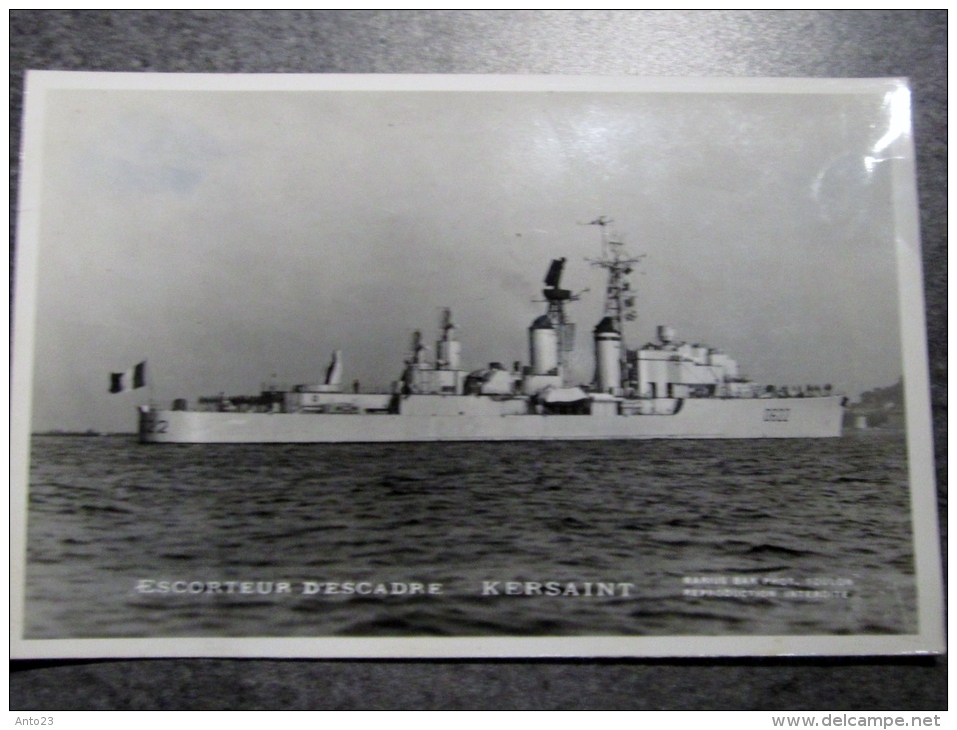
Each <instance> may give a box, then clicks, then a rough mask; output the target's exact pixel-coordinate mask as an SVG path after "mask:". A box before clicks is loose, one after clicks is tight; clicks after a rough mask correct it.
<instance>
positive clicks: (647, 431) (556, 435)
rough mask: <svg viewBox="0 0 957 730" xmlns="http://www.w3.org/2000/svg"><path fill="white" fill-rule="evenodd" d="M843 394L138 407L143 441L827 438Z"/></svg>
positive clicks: (835, 432)
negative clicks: (653, 402) (614, 405)
mask: <svg viewBox="0 0 957 730" xmlns="http://www.w3.org/2000/svg"><path fill="white" fill-rule="evenodd" d="M841 401H842V398H840V397H839V396H834V397H819V398H751V399H742V398H728V399H721V398H701V399H694V398H690V399H687V400H684V401H682V402H681V404H680V407H679V408H678V409H677V412H675V413H674V414H671V415H637V414H636V415H628V416H596V415H493V416H484V415H479V416H460V415H448V416H446V415H422V416H416V415H397V414H361V415H360V414H329V413H325V414H318V413H308V414H307V413H241V412H229V413H220V412H204V411H173V410H155V409H153V410H145V411H143V412H141V414H140V429H139V433H140V440H141V441H143V442H145V443H353V442H355V443H379V442H403V441H407V442H408V441H564V440H568V441H576V440H602V439H618V440H629V439H679V438H690V439H701V438H724V439H736V438H828V437H836V436H840V435H841V419H842V411H843V408H842V406H841Z"/></svg>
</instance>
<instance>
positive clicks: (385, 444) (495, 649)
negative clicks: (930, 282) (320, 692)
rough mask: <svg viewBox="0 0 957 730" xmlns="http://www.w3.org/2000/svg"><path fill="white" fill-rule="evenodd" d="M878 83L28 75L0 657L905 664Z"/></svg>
mask: <svg viewBox="0 0 957 730" xmlns="http://www.w3.org/2000/svg"><path fill="white" fill-rule="evenodd" d="M914 164H915V163H914V152H913V140H912V131H911V121H910V91H909V88H908V86H907V83H906V81H904V80H901V79H873V80H861V79H856V80H828V79H813V80H808V79H804V80H801V79H778V80H770V79H739V80H733V79H708V80H692V79H671V80H654V79H640V78H624V77H622V78H618V77H615V78H611V77H609V78H601V77H562V76H554V77H552V76H532V77H502V76H379V75H368V76H336V75H329V76H311V75H303V76H294V75H237V76H233V75H176V74H170V75H164V74H98V73H68V72H32V73H30V74H29V75H28V78H27V84H26V104H25V114H24V134H23V144H22V170H21V177H20V188H19V207H18V210H19V220H18V231H17V246H16V248H17V250H16V280H15V287H16V291H15V296H16V299H15V321H14V330H15V331H14V334H15V344H14V352H13V357H14V360H13V390H12V392H13V403H12V436H11V439H12V441H11V443H12V453H13V456H14V460H13V464H12V490H11V494H12V501H11V524H12V543H11V549H12V554H11V562H12V569H11V583H12V585H11V590H12V596H13V601H12V606H11V622H12V627H11V631H12V655H13V657H14V658H67V657H147V656H218V657H232V656H254V657H533V656H534V657H542V656H558V657H571V656H586V657H597V656H715V655H764V656H767V655H782V654H789V655H793V654H871V655H873V654H913V653H936V652H941V651H943V648H944V642H943V628H942V615H943V611H942V590H941V567H940V544H939V539H938V534H937V520H936V502H935V486H934V472H933V454H932V444H931V431H930V407H929V396H928V381H927V359H926V345H925V334H924V330H925V327H924V310H923V295H922V289H921V258H920V243H919V233H918V216H917V198H916V189H915V170H914Z"/></svg>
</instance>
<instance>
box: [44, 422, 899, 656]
mask: <svg viewBox="0 0 957 730" xmlns="http://www.w3.org/2000/svg"><path fill="white" fill-rule="evenodd" d="M32 449H33V451H32V459H31V462H32V465H31V487H30V514H29V525H28V568H27V573H28V576H27V605H26V612H25V615H26V626H27V628H26V634H27V637H28V638H65V637H136V636H329V635H378V636H398V635H406V636H407V635H423V636H430V635H514V634H531V635H543V634H554V635H582V634H592V635H599V634H605V635H610V634H625V635H681V634H697V635H714V634H763V635H768V634H849V633H911V632H914V631H915V630H916V608H915V587H914V573H913V554H912V547H911V531H910V515H909V497H908V489H907V475H906V461H905V449H904V440H903V437H902V436H901V435H900V434H891V433H878V432H873V431H872V432H867V433H862V434H852V435H849V436H845V437H844V438H841V439H807V440H804V439H796V440H784V441H777V440H753V441H742V440H736V441H632V442H624V441H604V442H575V443H571V442H551V443H549V442H539V443H444V444H290V445H252V444H223V445H165V446H156V445H154V446H142V445H139V444H137V443H135V442H134V441H133V439H132V437H100V438H95V437H90V438H77V437H62V436H59V437H57V436H37V437H34V439H33V444H32ZM141 580H152V581H176V580H182V581H196V582H197V583H203V584H206V585H207V586H208V584H209V583H210V582H214V583H220V584H223V585H224V584H225V583H226V582H236V583H237V585H235V586H233V592H232V593H226V592H212V593H210V592H208V590H207V591H204V592H203V593H197V594H190V593H185V594H172V593H162V594H161V593H139V592H137V591H136V590H135V588H136V586H137V584H138V581H141ZM255 581H270V582H272V583H273V586H272V588H271V592H265V589H264V588H261V592H260V593H256V592H255V590H256V589H255V587H254V588H253V589H252V592H249V593H243V592H242V589H241V587H240V586H239V585H238V584H239V583H240V582H255ZM306 581H308V582H312V583H322V584H325V583H328V582H335V583H356V582H368V583H369V585H370V586H371V587H370V590H372V589H374V588H375V587H376V586H377V585H378V584H379V583H382V584H384V585H385V586H386V588H387V589H389V590H391V588H389V585H390V584H391V583H392V582H396V583H401V584H406V586H407V585H408V584H410V583H413V582H418V583H422V584H429V583H439V584H441V588H440V589H439V590H440V592H439V593H438V594H433V595H428V594H425V595H423V594H416V595H408V594H407V593H406V594H403V595H381V594H379V595H376V594H369V595H356V594H355V593H352V594H342V593H336V594H334V595H324V594H318V595H304V594H303V592H302V591H303V583H304V582H306ZM483 581H499V584H493V590H495V589H497V590H498V592H499V593H504V586H505V582H506V581H521V582H531V583H533V584H536V583H540V584H543V585H544V584H545V583H547V582H555V583H556V584H558V585H559V587H560V590H561V591H562V592H563V593H566V592H569V593H570V592H574V591H578V592H579V593H584V592H585V591H586V590H597V587H594V586H593V587H592V588H589V589H586V588H585V585H584V584H585V583H589V584H595V583H597V582H605V583H608V582H613V583H624V584H633V586H634V587H633V588H624V589H620V588H619V589H616V590H615V595H614V596H607V595H606V596H601V597H597V596H594V595H593V596H586V595H579V596H574V595H562V596H551V595H546V594H545V593H546V590H545V588H541V589H539V590H541V592H542V595H498V596H493V595H486V596H483V595H482V587H483ZM280 582H288V583H290V590H289V592H288V593H286V592H282V593H277V592H276V585H277V584H278V583H280ZM775 583H776V584H778V585H772V584H775ZM782 583H784V584H788V583H790V584H791V588H790V589H791V590H793V589H794V587H795V586H796V587H797V588H800V589H802V590H818V594H814V593H798V594H789V595H785V590H787V585H785V586H782V585H780V584H782ZM569 584H573V585H574V588H571V589H569V588H568V585H569ZM147 585H150V586H152V587H156V585H157V584H147ZM691 589H705V590H704V592H703V593H698V594H695V593H694V592H693V591H692V590H691ZM758 589H762V590H758ZM770 589H773V590H772V594H771V595H768V590H770ZM831 589H839V590H835V591H833V595H826V594H827V591H828V590H831ZM219 590H223V591H225V589H224V588H220V589H219ZM340 590H341V587H340ZM398 590H402V588H401V587H400V588H399V589H398ZM555 590H559V589H554V588H553V589H552V592H554V591H555ZM709 590H710V591H711V594H708V591H709ZM722 590H723V591H724V594H723V595H719V594H721V592H722ZM521 591H522V592H523V593H524V592H526V591H528V592H531V593H533V594H534V593H535V592H536V588H535V586H534V585H532V587H531V588H530V589H527V588H526V586H524V585H523V586H522V587H521ZM747 591H750V593H749V592H747ZM822 591H823V592H822ZM622 592H625V593H627V595H622ZM732 593H734V595H730V594H732Z"/></svg>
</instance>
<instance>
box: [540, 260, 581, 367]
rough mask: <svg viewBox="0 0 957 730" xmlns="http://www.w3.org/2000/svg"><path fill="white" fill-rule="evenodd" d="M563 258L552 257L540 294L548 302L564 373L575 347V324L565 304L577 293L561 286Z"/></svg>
mask: <svg viewBox="0 0 957 730" xmlns="http://www.w3.org/2000/svg"><path fill="white" fill-rule="evenodd" d="M564 269H565V259H564V258H560V259H554V260H553V261H552V263H551V265H550V266H549V267H548V273H547V274H546V275H545V289H543V290H542V294H543V295H544V297H545V301H546V302H548V312H547V316H548V319H549V321H550V322H551V323H552V326H553V327H554V328H555V331H556V334H557V335H558V359H559V364H560V365H561V368H562V374H563V375H564V374H565V373H566V372H567V371H568V353H569V352H571V351H572V350H574V349H575V325H574V324H573V323H572V322H569V321H568V318H567V317H566V316H565V304H566V303H568V302H577V301H578V300H579V298H580V295H578V294H572V292H571V291H570V290H568V289H562V288H561V281H562V272H563V271H564Z"/></svg>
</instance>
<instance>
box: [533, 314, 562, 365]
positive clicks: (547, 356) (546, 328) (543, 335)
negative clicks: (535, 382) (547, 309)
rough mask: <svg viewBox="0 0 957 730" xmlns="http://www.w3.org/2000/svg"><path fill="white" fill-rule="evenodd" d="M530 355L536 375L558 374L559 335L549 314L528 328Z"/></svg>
mask: <svg viewBox="0 0 957 730" xmlns="http://www.w3.org/2000/svg"><path fill="white" fill-rule="evenodd" d="M528 338H529V355H530V356H531V357H530V359H531V361H532V372H533V373H534V374H535V375H557V374H558V333H557V332H556V331H555V328H554V327H553V326H552V322H551V320H550V319H549V317H548V315H547V314H543V315H542V316H541V317H539V318H538V319H536V320H535V321H534V322H532V326H531V327H529V328H528Z"/></svg>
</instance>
